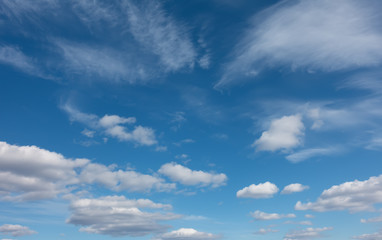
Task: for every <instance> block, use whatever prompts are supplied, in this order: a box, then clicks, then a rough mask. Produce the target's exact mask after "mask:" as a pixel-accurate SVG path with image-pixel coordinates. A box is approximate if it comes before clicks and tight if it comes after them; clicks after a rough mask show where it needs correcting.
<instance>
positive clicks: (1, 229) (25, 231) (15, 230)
mask: <svg viewBox="0 0 382 240" xmlns="http://www.w3.org/2000/svg"><path fill="white" fill-rule="evenodd" d="M0 233H1V234H6V235H12V236H14V237H21V236H26V235H32V234H36V233H37V232H36V231H33V230H31V229H29V228H28V227H25V226H21V225H13V224H4V225H2V226H0Z"/></svg>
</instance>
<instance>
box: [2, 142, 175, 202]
mask: <svg viewBox="0 0 382 240" xmlns="http://www.w3.org/2000/svg"><path fill="white" fill-rule="evenodd" d="M115 168H116V166H115V165H112V166H109V167H107V166H105V165H102V164H97V163H91V162H90V160H88V159H74V160H73V159H68V158H65V157H64V156H63V155H61V154H58V153H55V152H51V151H48V150H45V149H41V148H38V147H36V146H17V145H10V144H7V143H6V142H0V200H3V201H30V200H40V199H51V198H54V197H56V196H57V195H59V194H65V193H69V192H70V191H72V190H74V189H78V188H79V187H81V186H82V185H81V184H99V185H102V186H104V187H107V188H109V189H110V190H113V191H128V192H149V191H152V190H155V191H170V190H173V189H175V187H176V185H175V183H167V182H166V181H165V180H164V179H163V178H160V177H157V176H152V175H148V174H142V173H139V172H136V171H132V170H126V171H123V170H120V169H115Z"/></svg>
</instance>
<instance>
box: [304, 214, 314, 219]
mask: <svg viewBox="0 0 382 240" xmlns="http://www.w3.org/2000/svg"><path fill="white" fill-rule="evenodd" d="M305 217H306V218H314V215H312V214H305Z"/></svg>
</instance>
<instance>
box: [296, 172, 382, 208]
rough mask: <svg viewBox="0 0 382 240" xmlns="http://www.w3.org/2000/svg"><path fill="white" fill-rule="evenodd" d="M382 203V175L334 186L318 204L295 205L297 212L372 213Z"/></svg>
mask: <svg viewBox="0 0 382 240" xmlns="http://www.w3.org/2000/svg"><path fill="white" fill-rule="evenodd" d="M377 203H382V175H380V176H378V177H370V178H369V179H368V180H365V181H358V180H355V181H352V182H345V183H342V184H340V185H334V186H332V187H331V188H329V189H327V190H325V191H323V192H322V194H321V196H320V197H319V198H318V199H317V201H316V202H308V203H301V202H300V201H298V202H297V203H296V205H295V209H296V210H313V211H318V212H324V211H335V210H349V211H350V212H359V211H370V210H373V209H374V204H377Z"/></svg>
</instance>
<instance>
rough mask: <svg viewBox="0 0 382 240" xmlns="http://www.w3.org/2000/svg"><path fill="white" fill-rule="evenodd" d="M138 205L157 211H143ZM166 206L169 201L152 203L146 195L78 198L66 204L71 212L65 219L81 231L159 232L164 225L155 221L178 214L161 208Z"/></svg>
mask: <svg viewBox="0 0 382 240" xmlns="http://www.w3.org/2000/svg"><path fill="white" fill-rule="evenodd" d="M141 209H157V210H160V211H155V212H153V211H152V210H150V211H147V212H145V211H142V210H141ZM161 209H162V210H161ZM168 209H171V205H168V204H160V203H154V202H152V201H151V200H148V199H138V200H135V199H126V198H125V197H124V196H106V197H101V198H96V199H78V200H74V201H73V202H72V203H71V204H70V211H71V216H70V217H69V219H68V220H67V223H70V224H74V225H80V226H82V227H81V228H80V231H81V232H87V233H96V234H103V235H111V236H114V237H117V236H131V237H137V236H144V235H148V234H153V233H160V232H163V231H165V230H166V229H167V228H168V226H165V225H161V224H159V223H158V222H159V221H165V220H172V219H176V218H179V217H180V216H179V215H176V214H173V213H171V212H167V211H165V212H163V210H168Z"/></svg>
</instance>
